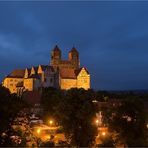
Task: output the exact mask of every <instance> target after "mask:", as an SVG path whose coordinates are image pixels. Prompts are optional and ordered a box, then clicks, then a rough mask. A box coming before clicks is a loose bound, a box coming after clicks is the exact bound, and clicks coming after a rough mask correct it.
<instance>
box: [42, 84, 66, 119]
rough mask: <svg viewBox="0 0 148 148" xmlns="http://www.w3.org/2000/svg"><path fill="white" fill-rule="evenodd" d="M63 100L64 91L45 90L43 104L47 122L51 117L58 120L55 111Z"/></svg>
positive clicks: (44, 117) (43, 91) (44, 116)
mask: <svg viewBox="0 0 148 148" xmlns="http://www.w3.org/2000/svg"><path fill="white" fill-rule="evenodd" d="M62 98H63V91H62V90H59V89H56V88H52V87H48V88H43V90H42V98H41V104H42V106H43V119H44V120H45V121H48V120H49V117H51V118H54V119H55V118H56V116H55V111H56V108H57V106H58V104H59V103H60V102H61V100H62Z"/></svg>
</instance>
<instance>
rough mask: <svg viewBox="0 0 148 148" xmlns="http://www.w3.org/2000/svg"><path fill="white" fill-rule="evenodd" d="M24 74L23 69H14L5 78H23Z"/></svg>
mask: <svg viewBox="0 0 148 148" xmlns="http://www.w3.org/2000/svg"><path fill="white" fill-rule="evenodd" d="M24 74H25V70H24V69H15V70H13V71H12V72H11V73H10V74H9V75H8V76H7V78H23V77H24Z"/></svg>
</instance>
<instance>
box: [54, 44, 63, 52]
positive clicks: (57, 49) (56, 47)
mask: <svg viewBox="0 0 148 148" xmlns="http://www.w3.org/2000/svg"><path fill="white" fill-rule="evenodd" d="M53 51H61V50H60V48H59V47H58V45H56V46H55V47H54V48H53Z"/></svg>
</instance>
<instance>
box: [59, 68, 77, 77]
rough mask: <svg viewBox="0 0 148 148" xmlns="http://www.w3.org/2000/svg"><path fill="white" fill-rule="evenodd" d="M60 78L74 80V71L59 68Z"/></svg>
mask: <svg viewBox="0 0 148 148" xmlns="http://www.w3.org/2000/svg"><path fill="white" fill-rule="evenodd" d="M60 76H61V78H67V79H76V74H75V70H74V69H72V68H61V69H60Z"/></svg>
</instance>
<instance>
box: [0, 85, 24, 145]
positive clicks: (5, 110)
mask: <svg viewBox="0 0 148 148" xmlns="http://www.w3.org/2000/svg"><path fill="white" fill-rule="evenodd" d="M25 106H26V103H25V102H24V101H23V100H22V99H21V98H19V97H17V96H16V95H15V94H10V92H9V90H8V89H6V88H5V87H2V86H0V119H1V120H0V146H6V145H5V144H6V143H7V144H9V142H8V141H9V140H8V139H10V137H9V138H8V134H10V133H13V132H14V131H13V130H11V125H12V123H13V121H14V119H15V118H16V116H17V114H18V112H19V111H20V110H22V109H23V108H24V107H25ZM6 133H7V134H6ZM4 135H5V136H6V137H7V139H6V138H5V136H4ZM5 140H6V141H5ZM10 144H11V142H10ZM9 146H11V145H9Z"/></svg>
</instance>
